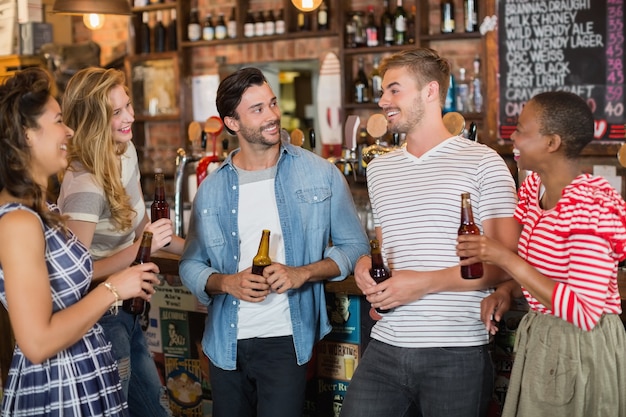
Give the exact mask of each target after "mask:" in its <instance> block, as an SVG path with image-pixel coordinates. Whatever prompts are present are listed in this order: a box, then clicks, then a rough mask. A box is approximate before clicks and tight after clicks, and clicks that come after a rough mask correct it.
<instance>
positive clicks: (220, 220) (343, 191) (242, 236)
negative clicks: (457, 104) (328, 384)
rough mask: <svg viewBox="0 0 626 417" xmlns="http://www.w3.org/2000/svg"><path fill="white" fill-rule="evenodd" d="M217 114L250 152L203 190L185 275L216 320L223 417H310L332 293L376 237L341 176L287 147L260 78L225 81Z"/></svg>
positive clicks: (208, 332) (216, 384) (242, 74)
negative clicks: (266, 244) (307, 400)
mask: <svg viewBox="0 0 626 417" xmlns="http://www.w3.org/2000/svg"><path fill="white" fill-rule="evenodd" d="M216 102H217V109H218V112H219V114H220V117H221V118H222V120H223V121H224V125H225V127H226V128H227V129H228V131H229V132H231V133H234V134H236V135H237V137H238V139H239V144H240V148H239V149H237V150H235V151H233V152H232V153H231V154H230V155H229V157H228V158H227V159H226V161H225V162H224V164H222V165H221V166H220V167H219V168H218V169H217V170H216V171H215V172H213V173H212V174H211V175H209V176H208V177H207V178H206V179H205V180H204V181H203V182H202V184H201V185H200V188H199V189H198V193H197V194H196V198H195V200H194V204H193V210H192V214H191V222H190V228H189V234H188V236H187V239H186V243H185V250H184V253H183V256H182V258H181V263H180V274H181V278H182V280H183V282H184V284H185V285H186V286H187V287H188V288H189V289H190V290H191V291H192V292H193V293H194V294H195V295H196V296H197V297H198V299H199V300H200V302H202V303H203V304H205V305H206V306H207V310H208V319H207V322H206V328H205V332H204V337H203V340H202V346H203V350H204V352H205V353H206V354H207V356H208V357H209V359H210V374H211V387H212V394H213V416H214V417H232V416H237V417H246V416H258V417H270V416H271V417H282V416H284V417H300V416H301V415H302V409H303V404H304V395H305V384H306V364H307V362H308V361H309V360H310V359H311V354H312V349H313V345H314V344H315V343H316V342H317V341H318V340H320V339H321V338H322V337H324V336H325V335H326V334H327V333H328V332H329V331H330V329H331V327H330V324H329V322H328V317H327V312H326V303H325V297H324V287H323V281H324V280H326V279H331V280H342V279H344V278H345V277H346V276H347V275H348V274H350V273H351V271H352V269H353V265H354V263H355V262H356V260H357V259H358V258H359V256H361V255H363V254H365V253H367V252H368V249H369V246H368V241H367V237H366V235H365V232H364V230H363V228H362V227H361V223H360V221H359V218H358V215H357V212H356V209H355V207H354V202H353V200H352V196H351V194H350V190H349V188H348V185H347V183H346V181H345V178H344V177H343V175H342V174H341V172H340V171H339V170H338V169H337V168H336V167H335V166H333V165H332V164H330V163H328V162H327V161H325V160H323V159H322V158H320V157H318V156H317V155H315V154H313V153H311V152H309V151H306V150H303V149H301V148H299V147H295V146H292V145H291V144H288V143H284V142H281V134H280V110H279V108H278V103H277V100H276V96H275V95H274V93H273V92H272V89H271V88H270V86H269V85H268V83H267V80H266V79H265V77H264V76H263V74H262V73H261V71H259V70H258V69H256V68H244V69H241V70H239V71H237V72H235V73H233V74H231V75H230V76H228V77H227V78H225V79H224V80H223V81H222V83H221V84H220V86H219V88H218V91H217V99H216ZM263 229H269V230H270V231H271V239H270V256H271V258H272V264H271V265H269V266H267V267H265V269H264V271H263V275H262V276H261V275H254V274H252V272H251V265H252V258H253V257H254V255H255V254H256V251H257V248H258V245H259V239H260V237H261V232H262V230H263ZM331 242H332V243H331Z"/></svg>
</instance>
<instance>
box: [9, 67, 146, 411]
mask: <svg viewBox="0 0 626 417" xmlns="http://www.w3.org/2000/svg"><path fill="white" fill-rule="evenodd" d="M51 86H52V80H51V78H50V77H49V76H48V74H47V73H46V72H45V71H43V70H41V69H38V68H32V69H28V70H25V71H22V72H18V73H17V74H15V75H13V76H12V77H11V78H10V79H8V80H7V81H6V82H5V83H4V84H3V85H1V86H0V115H1V116H0V132H2V133H1V134H0V149H2V152H0V241H2V242H3V244H2V245H0V301H1V302H2V304H3V305H4V306H5V307H6V308H7V310H8V312H9V315H10V318H11V327H12V329H13V332H14V334H15V340H16V346H15V350H14V352H13V359H12V363H11V367H10V369H9V376H8V379H7V380H6V381H4V382H5V386H4V388H5V390H4V398H3V403H2V410H1V411H0V415H1V416H37V417H40V416H58V415H65V416H128V409H127V405H126V401H125V399H124V396H123V394H122V387H121V384H120V380H119V376H118V372H117V367H116V364H115V361H114V358H113V356H112V355H111V347H110V345H109V343H108V341H107V340H106V339H105V338H104V335H103V333H102V328H101V327H100V325H98V324H97V320H98V319H99V318H100V317H101V316H102V314H104V312H105V311H107V310H108V309H109V307H110V306H111V304H112V303H114V302H115V301H118V300H121V299H127V298H131V297H137V296H140V297H142V298H144V299H148V298H149V294H152V293H153V292H154V289H153V287H152V285H153V284H156V283H158V280H157V277H156V276H155V274H154V273H155V272H158V269H157V268H156V265H154V264H153V263H147V264H144V265H137V266H134V267H132V268H120V271H119V272H117V273H115V274H112V275H111V276H109V277H108V278H107V279H106V281H104V280H102V281H101V283H100V285H97V286H95V288H94V289H92V290H91V292H89V293H88V290H89V285H90V283H91V277H92V272H93V269H92V266H93V263H92V259H91V256H89V252H88V251H87V248H85V246H84V245H82V244H81V243H80V242H79V240H78V239H77V238H76V236H74V235H73V234H72V233H71V232H70V231H69V230H68V229H67V227H66V221H65V220H66V219H65V218H64V217H63V216H61V214H60V213H59V210H58V208H57V207H56V206H55V205H53V204H49V203H46V199H45V197H46V192H47V186H48V178H49V177H50V176H52V175H55V174H56V173H58V172H59V171H61V170H63V169H65V167H66V166H67V158H66V156H67V152H66V149H67V145H68V142H69V141H70V140H71V138H72V135H73V132H72V129H70V128H69V127H67V126H66V125H65V124H64V123H63V119H62V116H61V108H60V106H59V103H58V102H57V101H56V99H55V98H54V96H53V93H52V91H51ZM7 242H10V244H7Z"/></svg>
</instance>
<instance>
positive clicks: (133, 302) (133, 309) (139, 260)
mask: <svg viewBox="0 0 626 417" xmlns="http://www.w3.org/2000/svg"><path fill="white" fill-rule="evenodd" d="M151 249H152V232H147V231H146V232H143V236H142V237H141V245H139V250H138V251H137V256H136V257H135V260H134V261H133V263H132V264H131V265H139V264H145V263H146V262H150V250H151ZM147 308H149V307H148V302H147V301H146V300H144V299H143V298H141V297H134V298H129V299H128V300H124V302H123V303H122V310H124V311H125V312H127V313H130V314H134V315H139V314H143V312H144V311H145V310H146V309H147Z"/></svg>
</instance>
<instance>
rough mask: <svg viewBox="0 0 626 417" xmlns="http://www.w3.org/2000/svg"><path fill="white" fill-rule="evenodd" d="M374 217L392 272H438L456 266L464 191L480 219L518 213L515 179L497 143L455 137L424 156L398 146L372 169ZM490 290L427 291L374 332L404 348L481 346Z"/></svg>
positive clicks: (479, 221)
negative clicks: (483, 305) (482, 318)
mask: <svg viewBox="0 0 626 417" xmlns="http://www.w3.org/2000/svg"><path fill="white" fill-rule="evenodd" d="M367 184H368V191H369V195H370V199H371V204H372V210H373V214H374V221H375V225H376V226H377V227H381V230H382V237H383V242H382V251H383V256H384V258H385V259H386V262H387V263H388V265H389V267H390V268H391V269H392V270H413V271H434V270H440V269H445V268H448V267H451V266H454V265H457V264H458V262H459V258H458V256H457V255H456V239H457V235H458V228H459V222H460V206H461V193H463V192H469V193H470V194H471V200H472V208H473V214H474V221H475V222H476V224H477V225H478V227H479V228H480V229H481V230H482V224H483V221H484V220H487V219H493V218H503V217H512V216H513V212H514V210H515V207H516V201H517V198H516V195H515V183H514V181H513V178H512V176H511V173H510V171H509V170H508V168H507V166H506V164H505V163H504V161H503V160H502V158H501V157H500V156H499V155H498V154H497V153H496V152H495V151H494V150H493V149H491V148H489V147H487V146H485V145H481V144H478V143H475V142H472V141H469V140H467V139H464V138H461V137H458V136H455V137H452V138H450V139H448V140H446V141H444V142H443V143H441V144H439V145H438V146H436V147H434V148H433V149H431V150H429V151H428V152H427V153H425V154H424V155H423V156H421V157H420V158H417V157H415V156H414V155H412V154H410V153H408V152H407V151H406V149H400V150H397V151H393V152H390V153H388V154H386V155H383V156H379V157H377V158H376V159H374V160H373V161H371V162H370V163H369V165H368V167H367ZM488 294H489V291H488V290H483V291H465V292H441V293H434V294H427V295H425V296H424V297H422V298H421V299H419V300H417V301H413V302H411V303H409V304H406V305H402V306H399V307H396V308H395V309H394V310H393V312H391V313H388V314H385V317H384V318H383V319H382V320H380V321H378V322H377V323H376V325H375V326H374V328H373V329H372V337H373V338H374V339H377V340H380V341H382V342H385V343H388V344H391V345H394V346H400V347H411V348H419V347H437V346H478V345H482V344H485V343H487V341H488V335H487V332H486V330H485V326H484V324H483V323H482V322H481V321H480V302H481V300H482V299H483V298H484V297H485V296H486V295H488Z"/></svg>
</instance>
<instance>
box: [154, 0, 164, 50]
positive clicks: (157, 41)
mask: <svg viewBox="0 0 626 417" xmlns="http://www.w3.org/2000/svg"><path fill="white" fill-rule="evenodd" d="M153 31H154V52H165V32H166V30H165V25H163V10H157V11H156V23H155V24H154V28H153Z"/></svg>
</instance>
